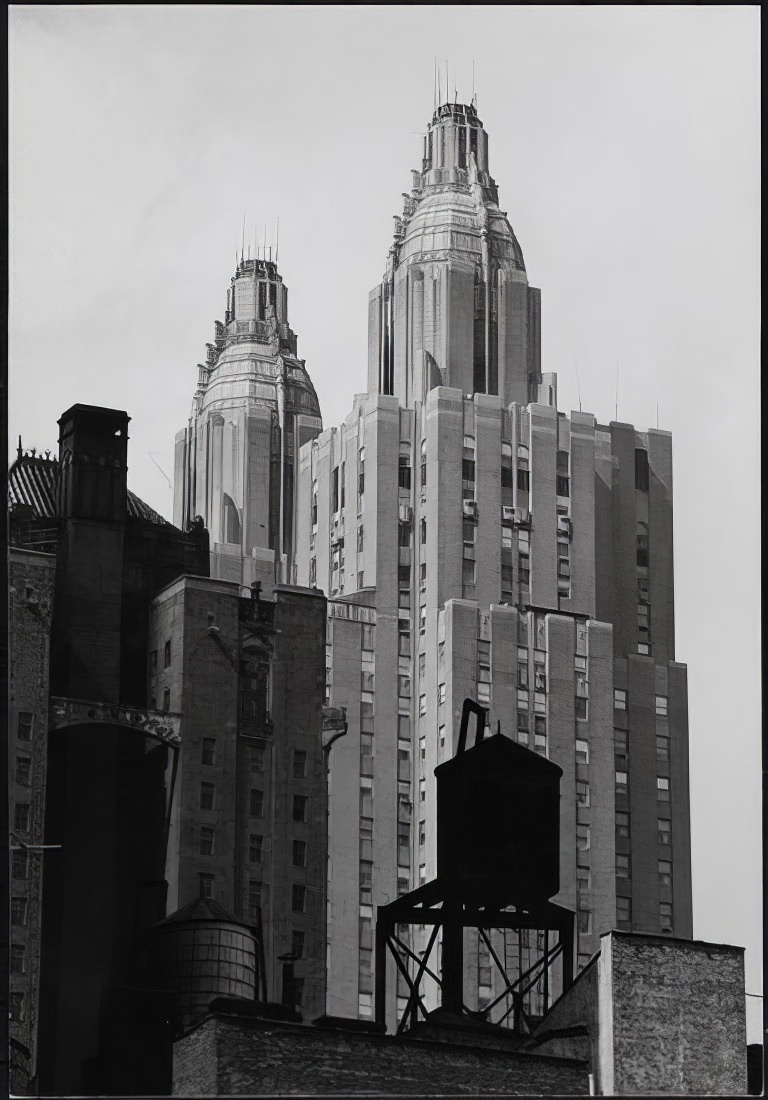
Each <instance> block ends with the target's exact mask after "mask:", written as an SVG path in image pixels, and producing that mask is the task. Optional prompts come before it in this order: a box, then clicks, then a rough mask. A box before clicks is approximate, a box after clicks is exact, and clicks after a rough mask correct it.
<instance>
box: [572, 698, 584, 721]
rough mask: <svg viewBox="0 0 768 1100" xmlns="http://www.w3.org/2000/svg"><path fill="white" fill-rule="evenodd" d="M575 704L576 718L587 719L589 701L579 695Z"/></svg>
mask: <svg viewBox="0 0 768 1100" xmlns="http://www.w3.org/2000/svg"><path fill="white" fill-rule="evenodd" d="M574 703H575V709H576V717H577V718H586V717H587V700H586V699H585V698H584V697H583V696H581V695H577V696H576V698H575V700H574Z"/></svg>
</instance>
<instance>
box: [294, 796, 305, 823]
mask: <svg viewBox="0 0 768 1100" xmlns="http://www.w3.org/2000/svg"><path fill="white" fill-rule="evenodd" d="M293 820H294V821H306V820H307V796H306V795H305V794H295V795H294V796H293Z"/></svg>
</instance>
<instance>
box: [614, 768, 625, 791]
mask: <svg viewBox="0 0 768 1100" xmlns="http://www.w3.org/2000/svg"><path fill="white" fill-rule="evenodd" d="M616 793H617V794H626V793H627V773H626V772H616Z"/></svg>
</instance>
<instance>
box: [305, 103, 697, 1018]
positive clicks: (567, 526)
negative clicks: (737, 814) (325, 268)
mask: <svg viewBox="0 0 768 1100" xmlns="http://www.w3.org/2000/svg"><path fill="white" fill-rule="evenodd" d="M539 349H540V292H539V291H538V290H537V289H535V288H532V287H530V286H529V285H528V280H527V275H526V270H525V264H524V260H523V255H522V250H521V248H520V245H519V243H518V241H517V239H516V237H515V235H514V232H513V230H512V228H511V226H510V224H509V222H508V220H507V217H506V215H505V214H504V212H503V211H501V210H500V209H499V206H498V189H497V187H496V184H495V182H494V180H493V178H492V177H491V176H490V174H489V159H488V138H487V135H486V133H485V131H484V129H483V127H482V124H481V122H480V120H479V119H478V117H477V114H476V111H475V109H474V107H473V106H471V105H465V106H462V105H457V104H445V105H443V106H442V107H440V108H439V109H438V110H437V111H436V112H435V114H434V116H433V118H432V120H431V122H430V124H429V127H428V132H427V136H426V138H425V148H424V160H423V165H422V171H421V172H415V173H414V174H413V186H412V190H411V193H410V194H409V195H407V196H406V197H405V202H404V210H403V214H402V217H400V218H398V219H396V229H395V238H394V242H393V244H392V247H391V249H390V252H389V255H388V257H387V265H386V274H385V277H384V280H383V282H382V284H381V285H380V286H379V287H377V288H376V289H375V290H374V291H373V292H372V294H371V299H370V311H369V368H368V392H367V394H363V395H358V396H357V397H355V400H354V406H353V410H352V412H351V414H350V415H349V416H348V417H347V419H346V420H345V421H344V423H343V424H342V425H341V426H340V427H339V428H332V429H329V430H326V431H325V432H323V433H322V434H320V435H319V436H318V437H317V438H316V439H315V440H313V441H312V442H311V443H308V444H305V445H304V447H302V449H301V453H300V458H299V463H300V467H299V487H298V514H297V519H296V530H297V539H296V547H297V566H298V580H299V582H300V583H305V584H311V585H313V584H316V585H317V586H318V587H320V588H322V589H323V590H324V591H326V592H327V594H328V596H329V612H330V613H329V626H328V629H329V643H330V648H329V655H328V661H327V692H328V699H329V701H330V702H332V703H333V704H336V705H343V706H346V707H347V711H348V717H349V729H350V736H349V738H348V739H347V740H346V742H345V743H344V744H343V745H342V746H340V747H339V750H338V753H337V755H336V757H335V760H334V769H333V776H332V783H331V800H330V866H331V868H332V879H331V885H330V887H329V889H330V904H329V939H330V955H329V975H328V985H329V1010H330V1011H333V1012H336V1013H340V1014H341V1013H343V1014H353V1015H357V1014H359V1015H361V1016H363V1017H369V1016H370V1015H371V1012H372V1001H371V992H370V991H371V981H372V973H371V952H370V928H369V921H370V919H371V915H372V913H373V912H374V911H375V907H376V906H377V905H381V904H385V903H387V902H390V901H392V900H393V899H394V898H395V897H396V896H398V894H402V893H404V892H405V891H406V890H409V889H412V888H416V887H418V886H419V885H420V884H422V883H424V882H425V881H429V880H431V879H433V878H434V877H435V873H436V862H435V859H436V851H435V820H436V813H435V810H436V807H435V781H434V774H433V773H434V769H435V767H436V766H437V765H438V764H439V763H441V762H442V761H443V760H445V759H447V758H449V757H451V756H452V755H453V753H454V751H455V748H456V739H457V736H458V726H459V716H460V713H461V705H462V702H463V699H464V698H465V697H466V696H470V697H472V698H474V699H476V700H477V701H478V702H479V703H480V704H481V705H483V706H484V707H487V708H488V712H489V721H490V724H491V727H492V729H493V730H494V731H495V730H496V728H497V723H500V726H501V731H502V733H504V734H505V735H506V736H509V737H512V738H515V739H517V740H518V741H519V742H520V743H522V744H524V745H527V746H529V747H531V748H533V749H534V750H535V751H537V752H540V753H543V754H546V755H547V756H548V757H550V758H551V759H552V760H554V761H555V762H556V763H557V764H558V765H559V766H560V767H561V768H562V769H563V785H562V809H561V870H560V893H559V894H558V895H557V897H556V898H554V899H553V900H554V901H555V902H556V903H558V904H561V905H564V906H566V907H569V908H573V909H577V910H578V954H579V960H578V961H579V965H581V966H583V965H585V964H586V963H587V961H588V960H589V958H590V957H591V956H592V954H593V952H594V951H595V950H597V947H598V944H599V935H600V933H602V932H604V931H606V930H608V929H610V928H613V927H619V928H621V929H633V930H640V931H644V932H660V933H667V934H672V933H674V934H676V935H680V936H690V935H691V882H690V837H689V804H688V757H687V753H688V728H687V703H686V670H685V666H684V665H681V664H679V663H678V662H677V661H676V660H675V650H674V592H673V555H672V458H671V439H670V436H669V434H668V433H666V432H661V431H654V430H650V431H648V432H647V433H639V432H636V431H635V429H634V428H633V427H632V426H631V425H626V424H617V423H611V424H608V425H606V424H601V423H599V422H598V421H597V419H596V418H595V417H594V416H592V415H590V414H587V413H581V412H573V413H571V415H570V416H566V415H565V413H563V412H559V411H558V409H557V407H556V400H557V386H556V377H555V376H554V375H552V374H542V372H541V363H540V350H539ZM342 606H347V607H349V609H350V610H349V615H348V617H347V618H343V617H340V615H338V614H337V612H336V611H335V610H334V609H335V608H337V607H342ZM363 608H364V614H365V622H360V623H359V625H358V623H357V621H356V620H357V619H359V618H360V617H361V615H362V613H363ZM353 616H354V619H353ZM350 619H352V621H353V622H355V625H354V626H353V625H352V622H351V621H350ZM355 792H357V793H355ZM334 876H335V878H336V881H334ZM342 883H343V885H342ZM352 894H356V897H357V905H355V903H354V900H353V897H352ZM353 944H356V946H357V950H355V948H354V947H351V946H350V945H353ZM539 946H540V945H539V944H538V943H534V942H531V941H529V938H528V935H527V934H526V933H521V934H518V933H517V932H508V933H504V934H503V935H502V934H499V935H498V937H497V939H496V943H495V949H496V951H497V953H498V954H499V956H500V957H501V958H502V959H503V960H505V964H506V965H507V966H508V967H512V968H515V967H517V968H518V969H519V970H524V969H525V967H526V965H527V963H528V960H529V959H530V954H531V951H534V950H538V947H539ZM410 947H411V949H412V950H413V951H414V952H416V953H418V952H419V951H421V950H423V948H424V943H422V942H421V940H420V939H419V938H418V934H415V935H414V942H413V943H411V944H410ZM465 959H466V975H465V979H466V984H467V987H468V988H470V989H472V990H473V992H472V994H471V1004H470V1007H472V1008H474V1009H482V1008H483V1007H484V1006H486V1005H488V1004H489V1003H490V1002H491V1001H492V1000H493V999H494V998H495V996H496V994H497V992H498V990H497V984H496V976H495V970H494V967H493V966H492V965H491V959H490V958H489V956H488V952H487V950H485V949H484V948H483V945H482V944H475V945H474V946H471V947H470V946H468V949H467V950H466V951H465ZM392 981H394V977H393V978H392ZM399 986H400V987H399V988H398V990H397V992H398V1002H396V1003H398V1004H399V1008H400V1009H402V1007H403V1005H404V998H403V994H404V992H405V988H404V986H403V983H402V981H401V982H400V983H399ZM390 992H391V991H390ZM535 996H538V994H537V993H536V992H534V997H535ZM393 1000H394V999H393V997H392V996H391V995H390V996H389V997H388V1001H389V1003H393ZM539 1001H541V997H540V996H539ZM504 1008H505V1006H504V1005H503V1004H502V1005H500V1006H498V1008H497V1010H496V1011H497V1013H498V1014H500V1013H501V1012H502V1011H503V1010H504ZM535 1008H536V1010H537V1011H538V1012H541V1011H542V1010H543V1008H544V1005H543V1003H538V1004H536V1005H535Z"/></svg>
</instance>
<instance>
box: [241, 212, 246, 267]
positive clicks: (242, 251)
mask: <svg viewBox="0 0 768 1100" xmlns="http://www.w3.org/2000/svg"><path fill="white" fill-rule="evenodd" d="M244 255H245V214H243V241H242V244H241V246H240V263H242V262H243V256H244Z"/></svg>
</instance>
